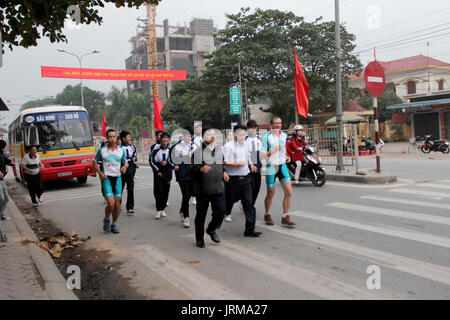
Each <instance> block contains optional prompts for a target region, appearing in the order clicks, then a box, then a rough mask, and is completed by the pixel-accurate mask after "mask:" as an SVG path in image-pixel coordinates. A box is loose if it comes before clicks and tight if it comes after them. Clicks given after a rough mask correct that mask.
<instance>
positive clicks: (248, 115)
mask: <svg viewBox="0 0 450 320" xmlns="http://www.w3.org/2000/svg"><path fill="white" fill-rule="evenodd" d="M244 83H245V110H246V111H247V113H246V114H247V121H248V120H249V119H250V110H249V109H248V97H247V79H246V80H245V82H244Z"/></svg>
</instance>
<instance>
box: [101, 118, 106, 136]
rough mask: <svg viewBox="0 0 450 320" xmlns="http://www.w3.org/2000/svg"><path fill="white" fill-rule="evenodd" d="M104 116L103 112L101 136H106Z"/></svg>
mask: <svg viewBox="0 0 450 320" xmlns="http://www.w3.org/2000/svg"><path fill="white" fill-rule="evenodd" d="M106 126H107V124H106V118H105V114H103V121H102V137H106Z"/></svg>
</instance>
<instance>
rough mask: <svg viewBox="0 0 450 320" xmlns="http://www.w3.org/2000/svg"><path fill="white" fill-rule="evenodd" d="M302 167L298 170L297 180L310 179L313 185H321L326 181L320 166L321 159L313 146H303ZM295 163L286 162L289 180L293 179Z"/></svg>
mask: <svg viewBox="0 0 450 320" xmlns="http://www.w3.org/2000/svg"><path fill="white" fill-rule="evenodd" d="M303 158H304V161H303V162H302V169H301V170H300V177H299V180H303V181H308V180H309V181H311V183H312V184H313V185H314V186H315V187H321V186H323V185H324V184H325V182H326V181H327V175H326V173H325V170H324V169H323V168H322V167H321V164H322V160H321V159H320V157H319V156H318V154H317V152H316V150H315V148H314V147H313V146H305V147H303ZM296 167H297V164H296V163H295V162H294V161H291V162H289V163H288V169H289V175H290V176H291V180H294V179H295V169H296Z"/></svg>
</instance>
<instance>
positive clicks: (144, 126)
mask: <svg viewBox="0 0 450 320" xmlns="http://www.w3.org/2000/svg"><path fill="white" fill-rule="evenodd" d="M125 130H127V131H128V132H130V134H131V137H132V138H133V139H136V140H137V139H139V138H140V137H141V133H142V132H143V131H144V130H150V119H149V118H148V117H145V116H135V117H134V118H133V119H131V121H130V122H129V123H128V125H127V126H126V127H125Z"/></svg>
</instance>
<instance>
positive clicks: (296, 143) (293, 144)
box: [288, 124, 308, 184]
mask: <svg viewBox="0 0 450 320" xmlns="http://www.w3.org/2000/svg"><path fill="white" fill-rule="evenodd" d="M294 133H295V134H294V135H292V136H291V137H290V139H289V143H288V144H289V147H288V153H289V154H290V156H291V159H292V161H293V162H295V164H296V169H295V178H294V184H298V183H299V181H298V180H299V178H300V172H301V169H302V165H303V161H304V157H303V148H304V147H306V146H307V145H308V144H307V143H306V137H305V135H304V133H303V126H302V125H301V124H298V125H296V126H295V127H294Z"/></svg>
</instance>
